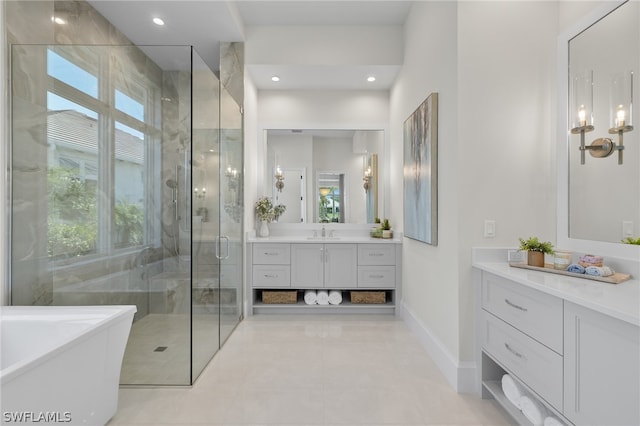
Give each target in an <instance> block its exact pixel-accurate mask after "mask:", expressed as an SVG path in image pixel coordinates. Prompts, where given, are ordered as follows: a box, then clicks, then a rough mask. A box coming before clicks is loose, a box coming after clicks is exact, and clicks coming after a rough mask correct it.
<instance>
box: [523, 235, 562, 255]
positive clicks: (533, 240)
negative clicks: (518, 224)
mask: <svg viewBox="0 0 640 426" xmlns="http://www.w3.org/2000/svg"><path fill="white" fill-rule="evenodd" d="M519 240H520V248H519V250H521V251H540V252H542V253H545V254H554V253H555V251H554V250H553V244H551V243H550V242H549V241H545V242H541V241H540V240H538V237H530V238H529V239H528V240H526V241H525V240H523V239H522V238H519Z"/></svg>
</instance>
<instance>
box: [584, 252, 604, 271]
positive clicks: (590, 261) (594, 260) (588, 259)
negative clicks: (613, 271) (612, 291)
mask: <svg viewBox="0 0 640 426" xmlns="http://www.w3.org/2000/svg"><path fill="white" fill-rule="evenodd" d="M578 263H579V264H580V265H582V266H584V267H585V268H586V267H587V266H602V265H604V260H603V259H602V256H594V255H592V254H585V255H584V256H580V259H578Z"/></svg>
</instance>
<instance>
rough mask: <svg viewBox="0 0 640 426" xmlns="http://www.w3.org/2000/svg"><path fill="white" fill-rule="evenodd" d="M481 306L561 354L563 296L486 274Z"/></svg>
mask: <svg viewBox="0 0 640 426" xmlns="http://www.w3.org/2000/svg"><path fill="white" fill-rule="evenodd" d="M482 308H483V309H485V310H487V311H489V312H491V313H492V314H494V315H495V316H497V317H498V318H501V319H503V320H504V321H505V322H507V323H509V324H511V325H512V326H514V327H515V328H517V329H518V330H520V331H522V332H523V333H525V334H527V335H528V336H530V337H533V338H534V339H536V340H537V341H539V342H540V343H542V344H544V345H546V346H548V347H549V348H551V349H553V350H554V351H556V352H557V353H559V354H562V348H563V345H562V324H563V309H562V299H560V298H558V297H554V296H551V295H548V294H545V293H542V292H540V291H537V290H533V289H531V288H527V287H525V286H522V285H515V284H514V283H513V282H512V281H509V280H507V279H505V278H502V277H499V276H497V275H493V274H489V273H485V274H483V279H482Z"/></svg>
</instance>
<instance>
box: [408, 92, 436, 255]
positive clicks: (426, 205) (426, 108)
mask: <svg viewBox="0 0 640 426" xmlns="http://www.w3.org/2000/svg"><path fill="white" fill-rule="evenodd" d="M404 233H405V236H406V237H408V238H412V239H414V240H418V241H422V242H425V243H427V244H431V245H434V246H435V245H438V94H437V93H431V94H430V95H429V96H428V97H427V99H426V100H425V101H424V102H423V103H422V104H421V105H420V106H419V107H418V108H417V109H416V110H415V111H414V112H413V114H411V116H410V117H409V118H407V119H406V120H405V122H404Z"/></svg>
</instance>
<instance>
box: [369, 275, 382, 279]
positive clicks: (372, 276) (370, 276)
mask: <svg viewBox="0 0 640 426" xmlns="http://www.w3.org/2000/svg"><path fill="white" fill-rule="evenodd" d="M369 278H378V279H380V278H384V275H369Z"/></svg>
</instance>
